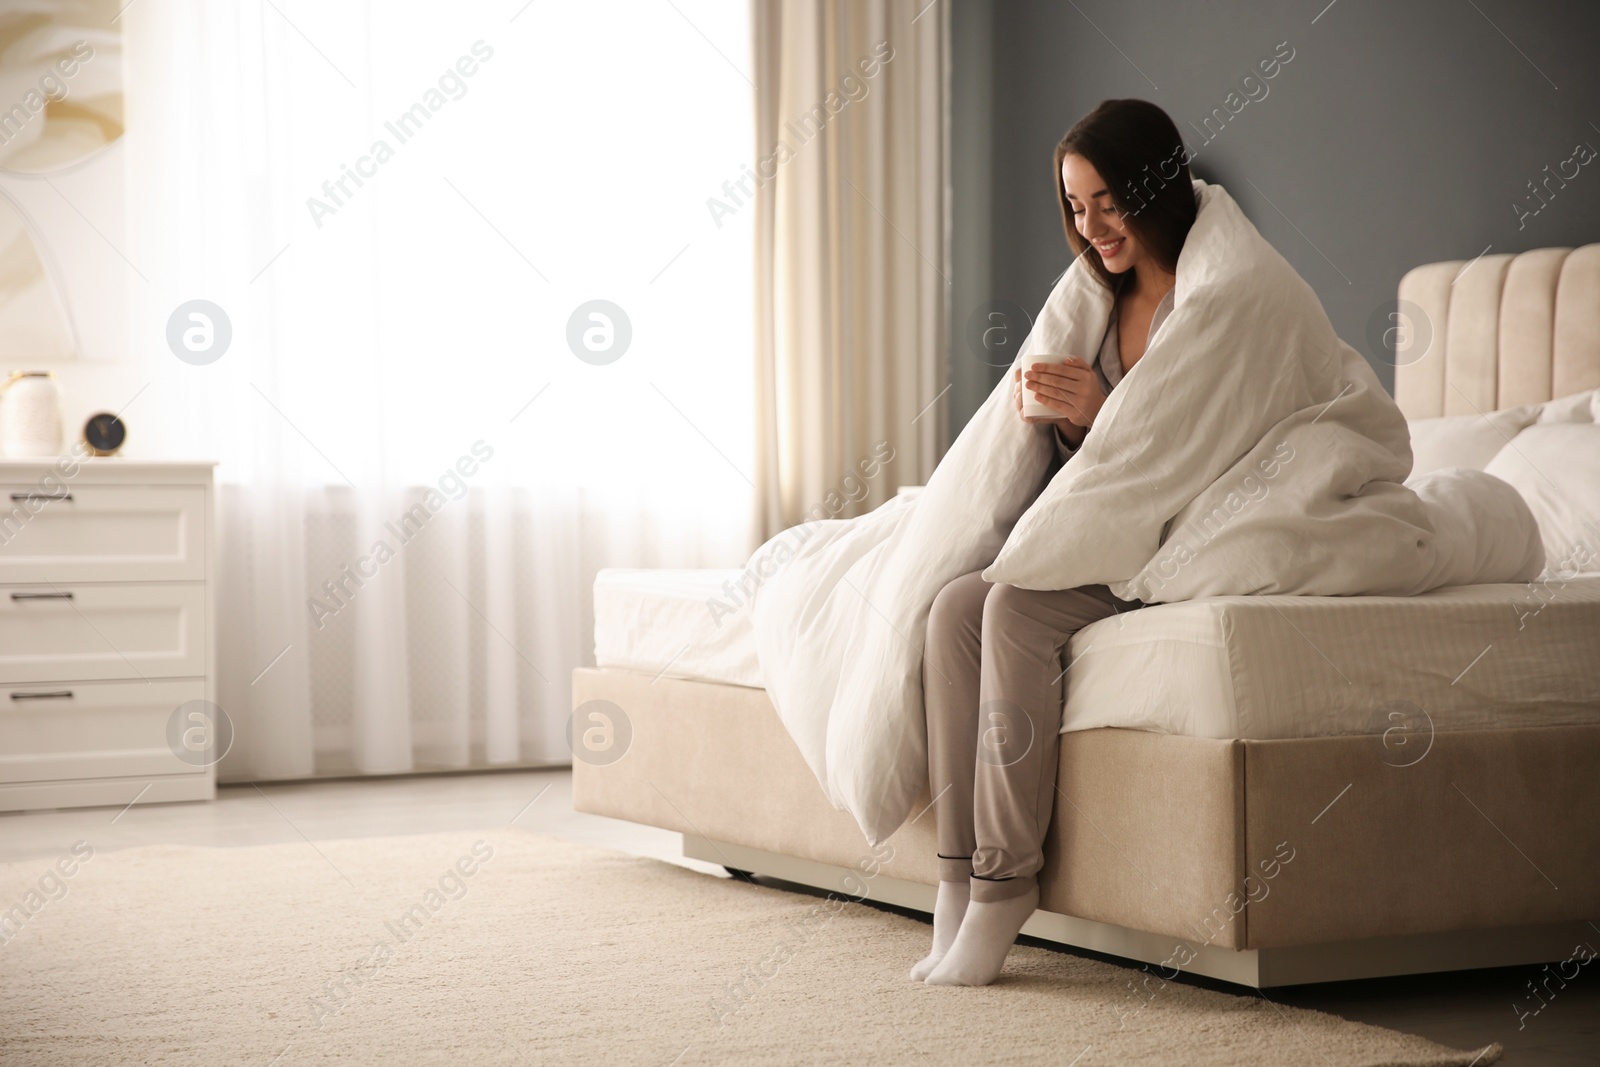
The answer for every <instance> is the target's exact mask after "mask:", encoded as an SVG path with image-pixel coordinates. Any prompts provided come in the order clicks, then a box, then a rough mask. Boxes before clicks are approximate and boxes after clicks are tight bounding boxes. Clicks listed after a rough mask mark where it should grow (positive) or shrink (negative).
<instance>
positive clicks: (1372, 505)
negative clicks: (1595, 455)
mask: <svg viewBox="0 0 1600 1067" xmlns="http://www.w3.org/2000/svg"><path fill="white" fill-rule="evenodd" d="M1195 188H1196V191H1197V194H1198V196H1199V198H1200V213H1199V217H1198V219H1197V220H1196V222H1195V225H1194V227H1193V229H1192V230H1191V231H1190V233H1189V236H1188V239H1187V241H1186V242H1185V244H1184V248H1183V252H1182V254H1181V256H1180V257H1179V260H1178V273H1177V288H1176V293H1175V306H1174V308H1173V311H1172V313H1171V315H1169V316H1168V318H1167V320H1166V322H1165V323H1164V324H1163V326H1162V328H1161V330H1160V331H1159V332H1158V333H1157V335H1156V336H1155V337H1154V338H1153V339H1152V341H1151V343H1150V345H1149V348H1148V350H1147V351H1146V352H1145V354H1144V357H1143V358H1142V359H1140V360H1139V362H1138V363H1137V364H1136V365H1135V366H1134V368H1133V370H1131V371H1130V372H1129V373H1128V374H1127V376H1126V377H1125V378H1124V379H1123V381H1122V382H1121V383H1120V384H1119V385H1118V387H1117V389H1116V390H1115V391H1113V393H1112V394H1111V397H1110V398H1109V400H1108V401H1107V403H1106V405H1105V406H1104V407H1103V408H1102V409H1101V411H1100V413H1099V415H1098V416H1097V418H1096V420H1095V424H1094V427H1093V429H1092V431H1091V432H1090V433H1089V434H1088V435H1087V437H1086V438H1085V439H1084V442H1083V445H1082V447H1081V448H1079V450H1078V452H1077V453H1076V454H1075V455H1074V456H1073V457H1072V458H1071V460H1069V461H1068V462H1067V463H1066V465H1065V466H1063V467H1062V468H1061V469H1060V470H1059V471H1058V472H1056V473H1055V474H1054V477H1051V470H1052V467H1053V458H1054V455H1055V451H1054V445H1053V442H1052V440H1051V438H1050V436H1049V433H1048V431H1047V430H1045V429H1044V428H1041V427H1038V426H1029V425H1026V424H1024V423H1022V422H1021V421H1020V420H1019V419H1018V418H1017V415H1016V411H1015V409H1014V407H1013V404H1012V399H1011V382H1010V377H1009V375H1008V376H1007V377H1006V379H1004V380H1002V381H1001V382H1000V383H999V384H998V385H997V386H996V387H995V389H994V391H993V392H992V393H991V394H990V396H989V398H988V400H987V401H986V402H985V403H984V405H983V407H982V408H980V409H979V411H978V412H977V414H975V415H974V416H973V417H972V420H971V421H970V422H969V423H968V424H967V426H966V428H965V429H963V430H962V432H961V434H960V436H959V437H958V438H957V439H956V441H955V443H954V444H953V445H952V446H951V448H950V451H949V452H948V453H947V454H946V456H945V457H944V459H943V460H942V461H941V462H940V464H939V466H938V468H937V469H936V470H935V471H934V473H933V476H932V477H931V478H930V479H929V481H928V485H927V487H926V488H925V489H924V490H923V491H922V493H920V494H919V495H917V496H915V497H911V498H905V497H902V498H897V499H896V500H894V501H891V502H890V503H888V504H885V505H884V506H883V507H881V508H879V509H878V510H877V511H875V512H873V513H872V514H870V515H865V516H862V517H860V518H858V519H853V520H847V521H835V522H823V523H816V524H813V525H812V526H811V527H809V528H807V529H806V530H804V531H803V533H802V532H800V531H788V532H785V533H783V534H780V535H778V537H776V538H774V539H773V540H772V541H771V542H769V543H768V545H766V546H763V548H762V549H761V550H760V551H759V552H758V553H757V555H756V557H755V558H756V559H758V560H759V559H764V558H765V559H771V558H773V557H774V556H777V557H778V558H781V559H782V560H783V563H784V565H783V566H781V567H778V568H777V569H776V572H775V573H774V574H773V575H772V576H771V577H770V578H768V579H767V580H766V581H765V583H764V584H763V585H762V587H761V588H760V589H759V591H758V593H757V595H756V600H755V608H754V612H755V614H754V622H755V631H756V640H757V646H758V653H759V655H760V659H761V665H762V670H763V673H764V675H765V678H766V685H767V690H768V692H769V693H770V695H771V696H772V699H773V702H774V704H775V705H776V707H777V709H778V713H779V715H780V716H781V717H782V719H783V722H784V725H785V726H786V728H787V729H788V730H789V732H790V734H791V735H792V736H793V737H794V739H795V741H796V743H797V744H798V745H799V747H800V750H801V752H802V753H803V754H804V755H805V758H806V760H807V762H808V763H809V764H810V766H811V769H812V770H813V771H814V772H815V773H816V775H817V778H818V780H819V781H820V782H822V783H823V785H824V786H825V788H826V790H827V792H828V795H829V797H830V799H831V800H832V802H833V804H834V805H835V806H836V807H838V808H842V809H845V810H848V811H850V812H851V813H852V814H853V815H854V816H855V818H856V820H857V822H859V823H860V825H861V828H862V831H863V832H864V833H865V834H866V837H867V839H868V840H869V841H871V842H873V843H877V842H879V841H882V840H883V839H885V838H887V837H888V836H889V835H890V834H891V833H893V832H894V831H895V829H897V828H898V827H899V826H900V824H901V823H902V822H903V821H904V820H905V819H906V817H907V816H908V815H909V814H910V808H911V805H912V803H913V802H914V800H915V798H916V797H917V795H918V793H919V791H920V790H921V788H922V786H923V783H924V782H925V780H926V764H927V735H926V727H925V722H924V719H923V710H922V678H921V665H922V645H923V638H924V632H925V629H926V626H927V619H928V609H929V608H930V607H931V606H932V603H933V599H934V597H935V596H936V595H937V594H938V592H939V590H940V589H941V588H943V587H944V585H945V584H946V583H947V582H949V581H950V580H951V579H953V578H956V577H958V576H960V575H962V574H965V573H968V572H970V571H975V570H979V569H982V568H985V567H987V569H986V570H985V571H984V577H985V578H986V579H988V580H989V581H993V582H1004V583H1008V584H1012V585H1019V586H1023V587H1026V588H1030V589H1070V588H1074V587H1076V586H1080V585H1091V584H1106V585H1109V586H1110V587H1111V588H1112V590H1113V591H1114V592H1115V593H1116V594H1117V595H1118V596H1121V597H1123V598H1125V599H1138V600H1143V601H1146V602H1151V603H1154V602H1170V601H1175V600H1187V599H1193V598H1196V597H1202V596H1220V595H1229V594H1251V593H1290V594H1310V595H1322V596H1330V595H1358V594H1368V595H1401V596H1409V595H1412V594H1416V593H1420V592H1424V591H1425V590H1428V589H1432V588H1435V587H1437V586H1443V585H1461V584H1472V583H1479V582H1505V581H1525V580H1528V579H1531V578H1532V577H1534V576H1535V575H1536V574H1537V573H1538V572H1539V569H1540V567H1541V566H1542V565H1543V558H1542V557H1543V551H1542V549H1541V547H1540V541H1539V534H1538V528H1537V527H1536V525H1535V524H1534V520H1533V517H1532V516H1531V515H1530V514H1529V512H1528V509H1527V506H1526V505H1525V504H1523V502H1522V500H1521V498H1520V497H1518V496H1517V494H1516V492H1515V491H1514V490H1512V489H1511V487H1510V486H1508V485H1506V484H1504V483H1503V482H1500V481H1499V480H1498V479H1495V478H1493V477H1491V476H1489V475H1485V474H1483V473H1482V472H1479V471H1467V470H1448V471H1439V472H1435V473H1432V474H1428V475H1424V476H1422V477H1420V478H1418V479H1416V480H1414V481H1413V482H1411V483H1409V484H1402V481H1403V479H1405V477H1406V475H1407V474H1408V473H1409V472H1410V469H1411V448H1410V444H1409V441H1408V439H1407V433H1406V424H1405V420H1404V418H1403V417H1402V416H1401V414H1400V412H1399V410H1398V409H1397V408H1396V407H1395V405H1394V402H1393V401H1392V400H1391V399H1390V398H1389V396H1388V394H1387V393H1385V392H1384V390H1383V387H1382V385H1381V384H1380V383H1379V382H1378V380H1377V377H1376V376H1375V375H1374V374H1373V372H1372V369H1371V368H1370V367H1369V366H1368V365H1367V363H1366V361H1365V360H1364V359H1363V358H1362V357H1361V356H1360V355H1359V354H1358V353H1357V352H1356V351H1355V350H1354V349H1353V348H1351V347H1350V346H1349V345H1347V344H1345V343H1344V342H1342V341H1340V340H1339V338H1338V337H1337V336H1336V335H1335V334H1334V332H1333V327H1332V325H1331V324H1330V323H1329V321H1328V318H1327V315H1326V314H1325V313H1324V312H1323V310H1322V306H1321V304H1320V303H1318V301H1317V298H1316V295H1315V294H1314V293H1313V292H1312V291H1311V288H1310V287H1309V286H1308V285H1306V283H1305V282H1304V281H1303V280H1302V279H1301V278H1300V277H1299V275H1297V274H1296V273H1295V272H1294V269H1293V268H1292V267H1290V266H1289V264H1288V263H1287V262H1286V261H1285V260H1284V259H1283V257H1282V256H1280V255H1278V253H1277V252H1276V251H1274V250H1273V248H1272V247H1271V246H1270V245H1269V244H1267V243H1266V241H1264V240H1263V239H1262V237H1261V235H1260V234H1259V233H1257V232H1256V229H1255V227H1254V226H1252V225H1251V224H1250V222H1249V220H1248V219H1246V218H1245V217H1244V215H1243V213H1242V212H1240V210H1239V208H1238V205H1236V204H1235V203H1234V202H1233V199H1232V198H1231V197H1229V196H1228V194H1227V193H1226V192H1225V191H1224V190H1223V189H1222V188H1221V187H1220V186H1216V185H1207V184H1205V183H1204V182H1196V183H1195ZM1110 312H1111V294H1110V293H1109V292H1108V291H1107V290H1106V289H1105V288H1104V287H1103V286H1101V285H1100V284H1099V283H1098V282H1097V281H1096V280H1095V279H1094V277H1093V276H1092V275H1091V273H1090V271H1089V269H1088V268H1087V266H1086V265H1085V264H1083V263H1082V262H1078V263H1074V264H1073V266H1072V268H1071V269H1070V270H1068V271H1067V273H1066V274H1065V275H1063V276H1062V278H1061V280H1060V281H1059V282H1058V283H1057V285H1056V287H1055V290H1054V292H1052V293H1051V294H1050V298H1049V300H1048V301H1047V302H1046V303H1045V306H1044V310H1043V311H1042V312H1041V313H1040V315H1039V318H1038V320H1037V321H1036V323H1035V325H1034V328H1033V332H1032V333H1031V334H1030V335H1029V337H1028V340H1027V342H1026V343H1025V344H1024V345H1023V347H1022V351H1021V353H1020V355H1019V356H1018V361H1019V362H1020V363H1022V364H1024V365H1027V364H1028V363H1030V362H1032V357H1033V356H1034V355H1036V354H1045V353H1062V352H1065V353H1072V354H1077V355H1080V356H1085V357H1087V356H1088V355H1089V354H1090V353H1092V352H1094V351H1095V350H1096V349H1097V348H1098V347H1099V344H1100V339H1101V336H1102V335H1103V334H1104V332H1105V328H1106V324H1107V321H1108V319H1109V316H1110ZM807 535H808V536H807Z"/></svg>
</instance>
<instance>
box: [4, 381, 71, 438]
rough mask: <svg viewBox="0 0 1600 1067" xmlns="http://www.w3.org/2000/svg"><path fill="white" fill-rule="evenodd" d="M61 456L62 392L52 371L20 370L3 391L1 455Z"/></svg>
mask: <svg viewBox="0 0 1600 1067" xmlns="http://www.w3.org/2000/svg"><path fill="white" fill-rule="evenodd" d="M60 454H61V392H60V390H58V389H57V388H56V378H55V375H54V374H52V373H50V372H49V371H16V372H15V373H13V374H12V375H11V380H10V381H8V382H7V383H6V384H5V386H4V388H3V389H0V455H4V456H7V457H11V458H15V459H39V458H45V457H53V456H59V455H60Z"/></svg>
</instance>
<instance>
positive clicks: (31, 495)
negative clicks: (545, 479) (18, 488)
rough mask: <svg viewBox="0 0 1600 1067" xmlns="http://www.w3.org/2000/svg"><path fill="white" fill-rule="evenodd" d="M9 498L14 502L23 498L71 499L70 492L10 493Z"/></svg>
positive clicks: (19, 501)
mask: <svg viewBox="0 0 1600 1067" xmlns="http://www.w3.org/2000/svg"><path fill="white" fill-rule="evenodd" d="M11 499H12V500H13V501H15V502H16V503H19V504H20V503H22V502H23V501H24V500H71V499H72V494H71V493H12V494H11Z"/></svg>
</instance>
